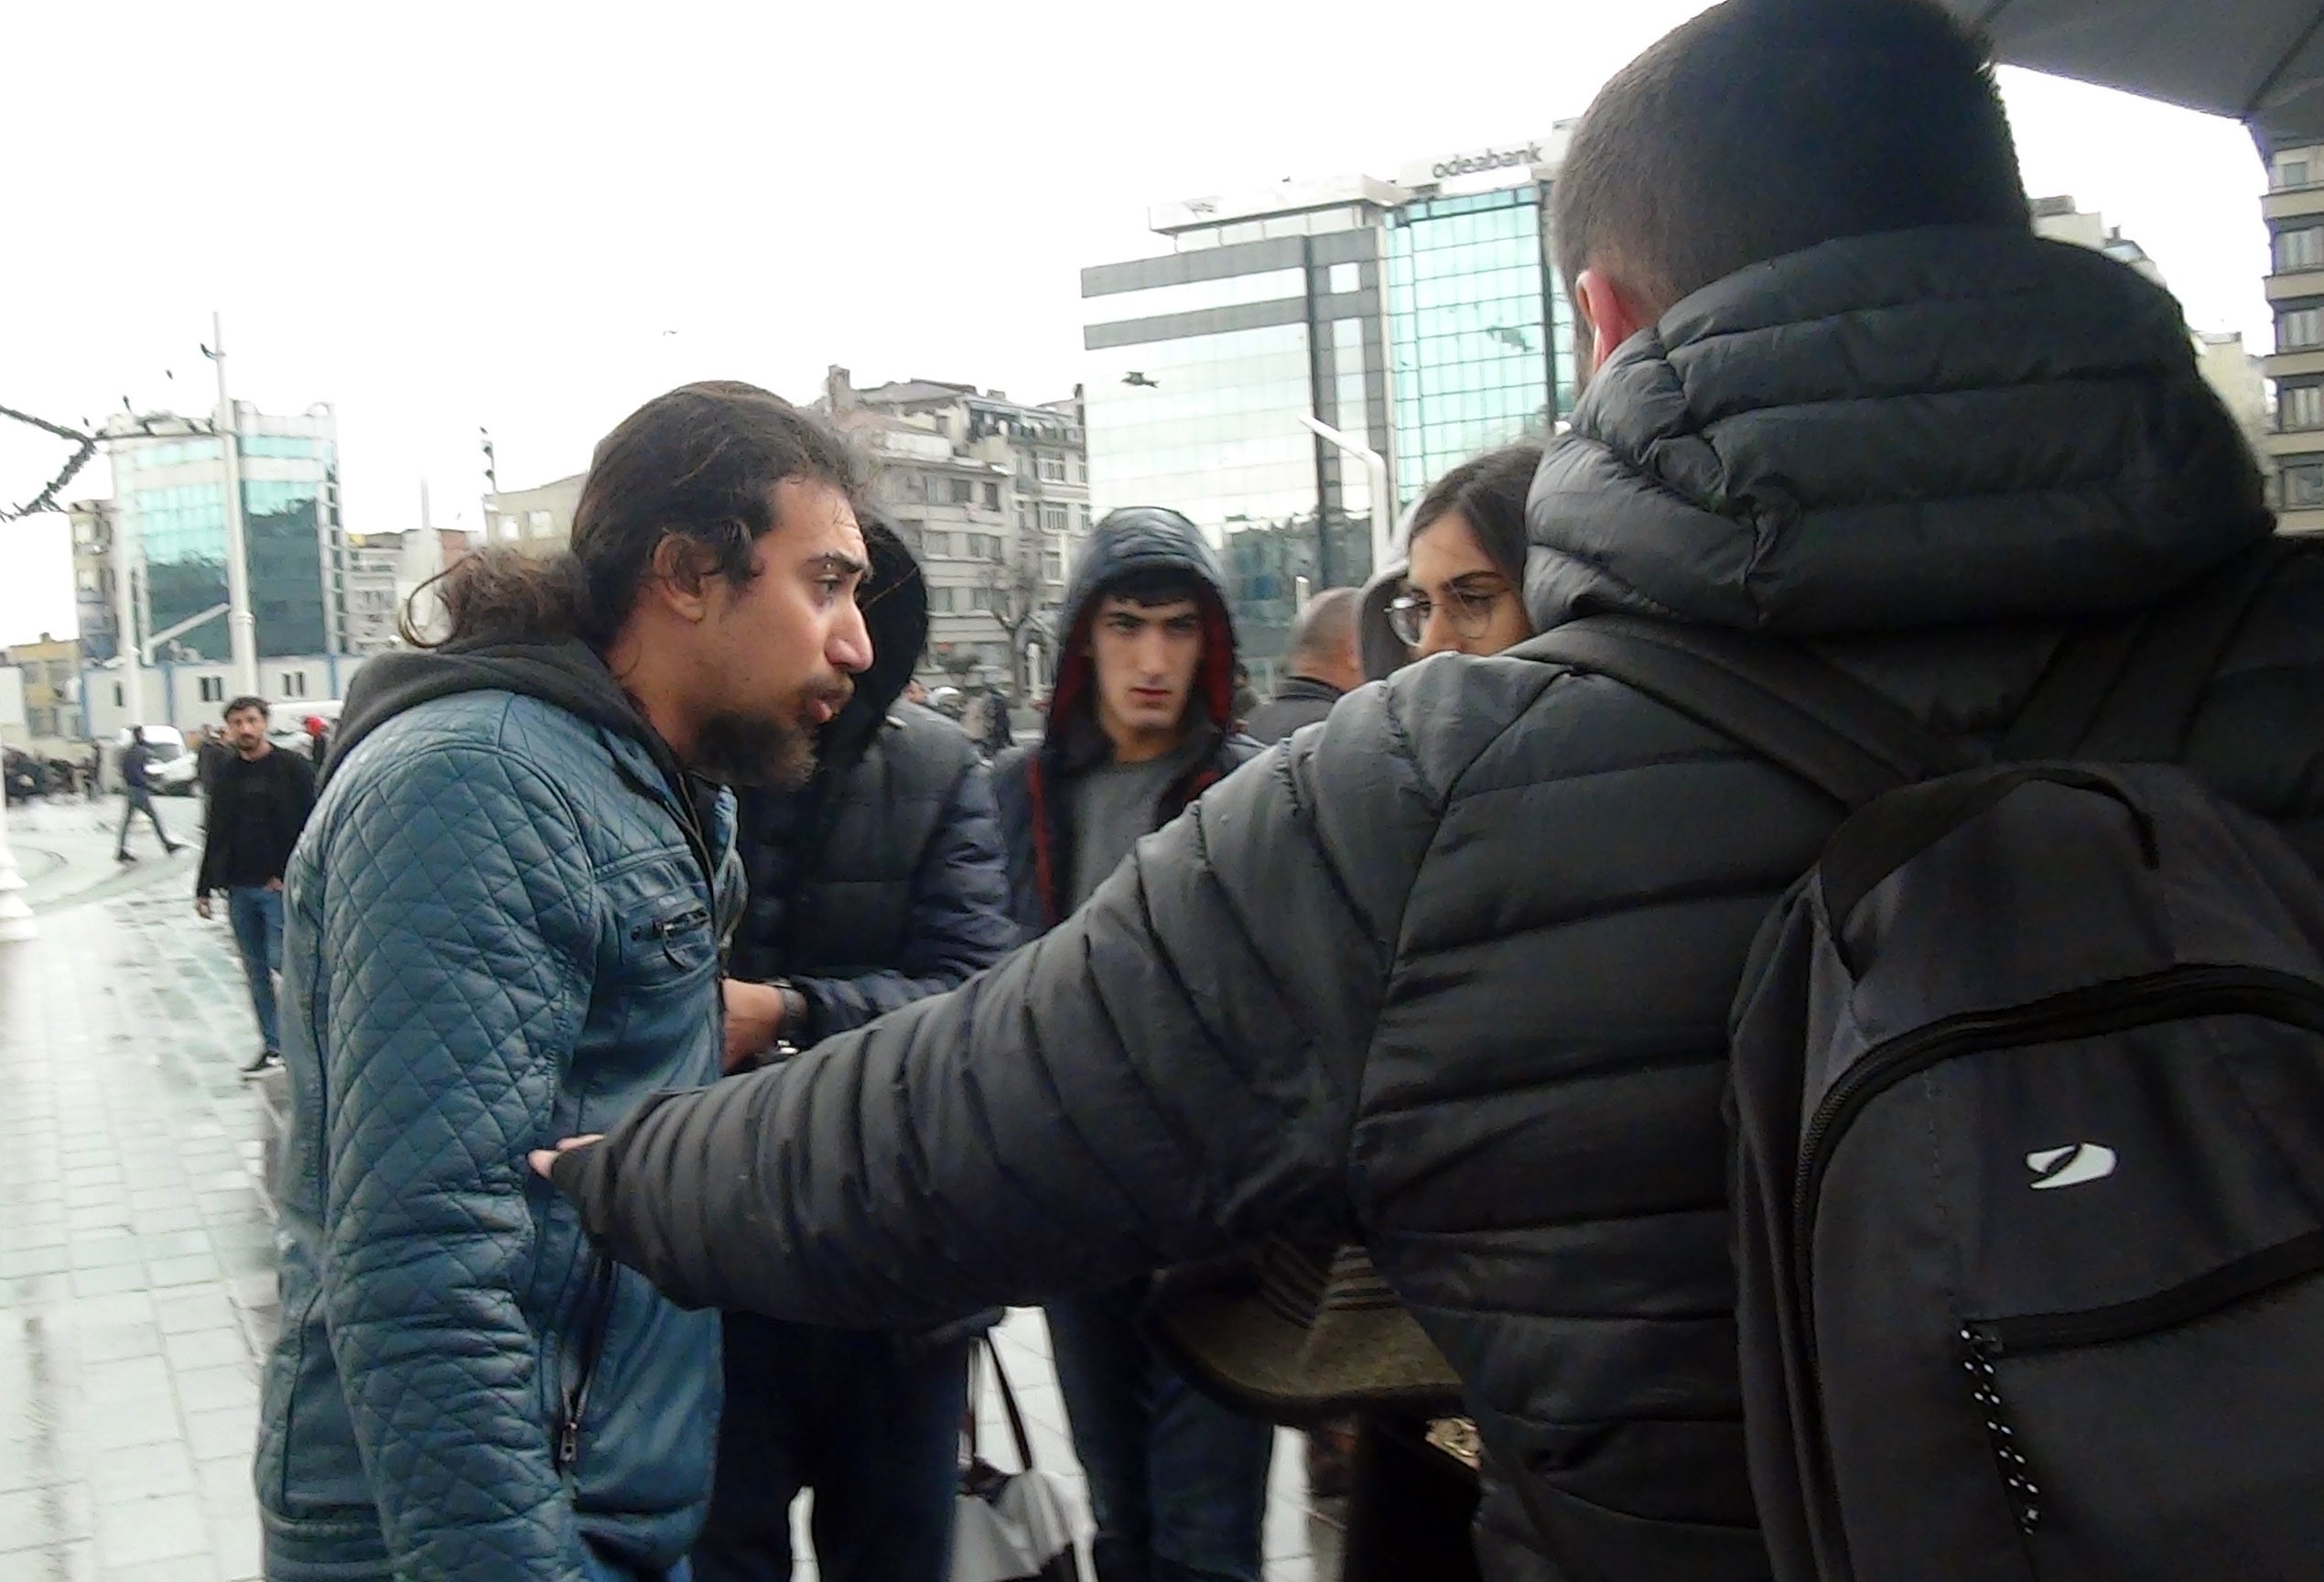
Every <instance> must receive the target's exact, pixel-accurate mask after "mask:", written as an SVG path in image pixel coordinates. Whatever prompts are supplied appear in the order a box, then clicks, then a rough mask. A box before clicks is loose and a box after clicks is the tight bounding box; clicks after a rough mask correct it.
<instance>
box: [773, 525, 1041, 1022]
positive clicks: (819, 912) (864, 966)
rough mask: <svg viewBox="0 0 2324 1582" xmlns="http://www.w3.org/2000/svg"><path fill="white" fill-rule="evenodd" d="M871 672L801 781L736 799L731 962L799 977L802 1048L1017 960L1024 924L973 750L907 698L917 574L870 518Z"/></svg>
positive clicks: (918, 615)
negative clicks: (741, 893) (738, 875)
mask: <svg viewBox="0 0 2324 1582" xmlns="http://www.w3.org/2000/svg"><path fill="white" fill-rule="evenodd" d="M865 539H866V542H867V543H868V545H869V546H870V554H871V562H872V582H871V591H870V593H869V594H867V595H866V599H865V607H864V621H865V624H866V625H867V626H868V627H869V628H870V634H871V648H872V664H871V668H870V670H869V671H867V672H866V673H865V674H864V675H863V676H862V677H859V680H858V681H857V684H856V691H855V696H854V697H852V698H850V699H849V700H848V704H847V706H846V707H845V708H844V709H842V710H840V711H839V714H838V718H837V719H835V720H833V721H831V723H830V724H829V725H827V726H826V727H825V729H824V735H823V740H822V742H820V744H819V748H820V752H819V758H820V764H819V766H818V768H817V769H816V775H815V778H814V779H813V780H811V781H810V782H809V783H808V784H807V786H806V787H805V789H804V790H801V791H797V792H782V791H743V792H741V793H740V815H739V839H738V842H737V851H738V852H739V853H740V860H741V861H742V863H743V869H744V872H745V874H746V875H747V877H748V878H749V881H750V894H751V900H750V905H749V907H748V909H747V910H746V911H745V912H744V914H743V918H742V923H741V926H740V928H738V929H737V930H736V932H735V937H734V940H733V944H732V948H731V951H730V955H729V958H728V964H727V965H728V971H729V972H730V975H732V976H734V977H737V978H743V979H749V980H751V981H760V982H764V981H771V980H773V979H776V978H787V979H789V980H790V981H791V982H792V984H793V985H794V987H796V988H797V989H798V991H800V993H801V994H803V995H805V998H806V1002H807V1017H806V1021H805V1024H804V1025H802V1026H786V1027H785V1028H784V1037H786V1038H788V1039H789V1040H790V1041H791V1042H792V1043H794V1044H796V1045H798V1046H800V1047H802V1048H805V1047H806V1046H809V1045H811V1044H813V1043H815V1042H816V1040H817V1039H819V1038H825V1037H828V1036H829V1035H832V1034H834V1033H844V1032H846V1031H847V1030H848V1029H849V1028H850V1027H859V1026H861V1025H862V1024H864V1023H866V1022H869V1021H870V1020H871V1019H872V1018H873V1017H875V1016H878V1015H880V1014H881V1013H884V1012H888V1011H892V1010H894V1009H895V1008H896V1007H897V1006H899V1005H908V1004H910V1003H911V1002H913V1001H914V1000H918V999H921V998H924V996H926V995H930V994H935V993H941V992H942V991H945V990H946V989H950V988H952V987H954V986H955V985H957V984H958V983H959V982H961V981H963V980H964V979H966V978H967V977H968V976H970V975H971V974H972V973H976V972H979V971H981V970H984V969H985V968H987V967H989V966H991V965H992V964H993V963H994V962H996V961H998V960H1000V959H1001V957H1003V956H1005V955H1007V954H1008V953H1009V951H1010V949H1011V948H1012V947H1013V946H1014V945H1015V944H1016V942H1017V940H1016V930H1015V928H1014V927H1013V926H1012V925H1011V922H1010V918H1009V914H1008V911H1007V904H1008V891H1007V883H1008V881H1007V877H1006V871H1005V868H1004V866H1003V861H1004V859H1003V855H1002V851H1001V845H1000V823H999V821H998V818H997V815H996V814H995V812H994V808H993V800H992V785H991V780H990V778H989V775H987V773H986V770H985V766H984V764H983V762H982V760H980V759H979V758H978V755H977V750H976V748H975V746H974V745H973V744H972V743H971V742H969V740H968V738H967V736H965V735H963V734H962V733H961V731H960V728H959V727H958V726H957V725H955V724H954V723H953V722H952V721H949V720H946V719H945V718H944V717H943V716H942V715H940V714H938V713H936V712H935V711H934V710H928V709H923V708H920V707H918V706H917V705H915V704H911V703H899V702H897V699H899V698H900V697H901V696H902V695H903V689H904V687H905V685H906V684H907V683H908V682H910V680H911V679H912V671H913V665H914V664H915V663H916V662H917V661H918V659H919V657H920V653H921V650H922V649H923V648H924V647H925V646H926V645H927V639H928V595H927V589H926V586H925V585H924V583H923V582H922V580H921V577H920V569H919V567H918V566H917V565H915V564H914V563H913V558H912V557H911V555H910V554H909V553H908V552H907V551H906V550H905V549H904V547H903V545H902V544H901V543H900V542H898V540H897V539H896V537H895V536H894V535H893V534H892V532H891V531H889V530H888V529H887V528H886V527H885V526H882V525H880V524H877V523H867V524H866V531H865Z"/></svg>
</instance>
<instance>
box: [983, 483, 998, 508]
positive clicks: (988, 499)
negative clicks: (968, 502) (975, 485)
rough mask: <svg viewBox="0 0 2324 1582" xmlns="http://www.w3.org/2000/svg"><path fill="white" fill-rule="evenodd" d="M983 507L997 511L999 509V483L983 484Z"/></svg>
mask: <svg viewBox="0 0 2324 1582" xmlns="http://www.w3.org/2000/svg"><path fill="white" fill-rule="evenodd" d="M985 509H986V510H988V511H998V510H1000V484H998V483H988V484H986V485H985Z"/></svg>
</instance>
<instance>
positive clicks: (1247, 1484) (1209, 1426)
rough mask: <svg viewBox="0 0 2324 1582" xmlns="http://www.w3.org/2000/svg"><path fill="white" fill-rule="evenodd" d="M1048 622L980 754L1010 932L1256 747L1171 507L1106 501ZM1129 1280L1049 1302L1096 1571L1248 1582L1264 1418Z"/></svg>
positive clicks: (1128, 1577) (1197, 540)
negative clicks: (1042, 642) (1028, 707)
mask: <svg viewBox="0 0 2324 1582" xmlns="http://www.w3.org/2000/svg"><path fill="white" fill-rule="evenodd" d="M1065 629H1066V631H1067V632H1068V634H1070V635H1069V636H1068V637H1067V639H1066V642H1065V646H1064V650H1063V652H1064V654H1065V663H1064V665H1063V666H1062V667H1061V668H1060V670H1059V672H1058V676H1057V682H1056V688H1055V691H1054V696H1053V699H1052V701H1051V705H1050V710H1049V723H1048V729H1047V731H1045V733H1044V734H1043V739H1042V741H1041V742H1040V744H1039V745H1038V746H1034V747H1030V748H1015V749H1012V750H1011V751H1010V752H1008V753H1002V754H1001V755H1000V758H999V759H998V760H997V761H996V762H995V763H994V764H993V784H994V787H995V789H996V791H997V792H998V794H999V799H1000V818H1001V828H1002V829H1003V831H1004V832H1005V833H1006V834H1007V836H1008V840H1009V869H1010V881H1011V883H1010V888H1011V900H1012V904H1013V906H1014V910H1015V912H1016V916H1017V921H1018V922H1019V924H1020V925H1021V926H1022V927H1023V929H1024V931H1025V936H1026V937H1028V938H1034V937H1039V936H1041V935H1042V934H1044V933H1046V932H1047V931H1048V930H1049V929H1050V928H1052V927H1054V926H1056V925H1057V923H1058V922H1060V921H1061V920H1062V919H1064V918H1065V917H1066V916H1069V915H1070V914H1071V913H1072V912H1073V911H1074V909H1075V908H1076V907H1078V906H1079V905H1081V904H1082V903H1083V902H1084V901H1086V900H1087V899H1088V898H1089V896H1090V894H1092V893H1093V892H1094V891H1096V890H1097V887H1098V885H1099V884H1101V883H1104V882H1105V880H1106V878H1107V876H1108V874H1111V873H1112V872H1114V870H1115V869H1116V868H1117V867H1119V865H1120V864H1121V861H1122V859H1123V858H1124V857H1126V856H1128V855H1129V854H1130V848H1131V847H1132V846H1134V845H1136V844H1137V843H1138V840H1139V838H1140V836H1143V835H1149V834H1151V833H1152V832H1153V831H1154V830H1156V829H1161V828H1162V826H1163V825H1164V824H1167V823H1168V822H1170V820H1171V819H1173V818H1176V817H1177V816H1178V814H1179V813H1180V812H1181V811H1182V810H1183V809H1184V807H1186V805H1187V804H1188V803H1190V802H1192V801H1193V800H1194V798H1195V797H1196V796H1200V795H1201V794H1202V793H1203V792H1204V790H1205V789H1206V788H1207V787H1209V786H1212V785H1213V784H1215V783H1216V782H1217V781H1218V780H1219V779H1221V778H1222V777H1224V776H1225V775H1227V774H1228V773H1229V772H1231V771H1232V770H1233V769H1234V768H1235V767H1236V766H1237V765H1238V764H1241V763H1242V762H1243V761H1244V760H1245V759H1247V758H1248V757H1250V756H1251V755H1252V754H1253V753H1256V752H1257V751H1258V743H1256V742H1252V741H1250V740H1249V739H1248V737H1242V736H1238V735H1235V734H1234V733H1232V731H1230V730H1229V729H1228V722H1229V721H1231V720H1232V719H1233V714H1232V708H1233V699H1234V684H1235V628H1234V623H1233V622H1232V621H1231V620H1230V619H1229V618H1228V616H1227V601H1226V597H1225V594H1224V592H1223V591H1222V589H1221V584H1220V580H1219V574H1218V565H1217V561H1216V559H1215V558H1213V557H1212V554H1211V550H1210V546H1209V545H1208V544H1207V543H1206V542H1205V540H1204V538H1203V536H1202V534H1201V532H1200V531H1199V530H1198V529H1197V528H1196V527H1195V526H1194V524H1193V523H1192V522H1189V521H1188V520H1187V519H1186V518H1185V517H1184V516H1182V515H1179V514H1178V513H1177V512H1175V511H1165V510H1162V509H1160V508H1158V507H1155V506H1147V505H1141V506H1133V507H1130V508H1127V509H1124V510H1120V511H1116V512H1113V513H1112V514H1111V515H1108V516H1107V517H1106V519H1105V520H1104V521H1102V522H1100V523H1099V524H1098V525H1097V530H1096V531H1095V532H1094V533H1093V534H1091V536H1090V538H1089V544H1088V547H1087V548H1086V550H1085V551H1084V553H1083V555H1082V558H1081V561H1080V563H1079V564H1078V565H1077V566H1076V568H1075V569H1074V580H1073V585H1072V587H1071V588H1070V589H1069V590H1068V591H1067V593H1066V598H1065ZM1145 1297H1146V1281H1145V1280H1144V1279H1143V1278H1142V1277H1141V1278H1139V1279H1135V1280H1130V1281H1128V1282H1124V1283H1118V1284H1110V1285H1108V1286H1106V1287H1104V1288H1103V1289H1100V1290H1097V1291H1092V1292H1088V1293H1086V1294H1084V1295H1077V1296H1073V1297H1069V1298H1067V1299H1065V1300H1064V1301H1059V1302H1053V1303H1051V1304H1050V1306H1049V1308H1048V1316H1049V1333H1050V1338H1051V1342H1052V1346H1053V1349H1054V1353H1055V1357H1056V1361H1057V1382H1058V1384H1059V1385H1060V1387H1061V1388H1062V1390H1063V1392H1064V1394H1065V1412H1066V1415H1067V1416H1068V1417H1070V1418H1071V1419H1072V1425H1073V1434H1074V1448H1075V1451H1076V1453H1077V1454H1078V1455H1079V1456H1080V1457H1081V1462H1082V1466H1083V1468H1084V1469H1085V1470H1086V1472H1087V1473H1088V1474H1089V1499H1090V1504H1091V1506H1092V1508H1093V1512H1092V1513H1093V1514H1094V1516H1095V1517H1096V1520H1097V1543H1096V1545H1095V1548H1094V1557H1095V1559H1096V1562H1097V1576H1098V1582H1150V1579H1151V1582H1163V1579H1177V1578H1188V1579H1191V1578H1198V1577H1199V1578H1205V1579H1207V1578H1220V1579H1224V1582H1258V1577H1259V1547H1260V1546H1259V1528H1260V1523H1261V1521H1262V1518H1263V1517H1264V1514H1265V1510H1266V1497H1267V1462H1268V1452H1269V1449H1270V1446H1271V1445H1272V1443H1273V1431H1272V1430H1271V1429H1270V1427H1268V1425H1265V1424H1263V1423H1255V1422H1252V1421H1250V1420H1248V1419H1246V1418H1242V1417H1238V1416H1236V1415H1235V1414H1232V1413H1230V1412H1228V1411H1227V1409H1226V1408H1225V1407H1223V1406H1221V1405H1219V1404H1217V1403H1216V1402H1214V1401H1212V1400H1211V1399H1210V1398H1209V1397H1207V1396H1205V1395H1203V1394H1200V1393H1198V1392H1196V1391H1195V1390H1194V1388H1193V1387H1192V1386H1191V1385H1189V1384H1188V1383H1187V1382H1185V1381H1184V1380H1183V1379H1181V1378H1180V1377H1179V1376H1178V1374H1177V1373H1176V1371H1174V1370H1173V1368H1172V1367H1171V1365H1170V1364H1169V1362H1168V1361H1167V1360H1165V1359H1164V1358H1163V1357H1162V1354H1161V1353H1160V1352H1158V1351H1157V1350H1156V1349H1154V1348H1153V1346H1152V1345H1151V1344H1150V1343H1149V1342H1148V1341H1147V1340H1146V1339H1145V1338H1143V1337H1142V1336H1141V1335H1140V1332H1139V1329H1138V1316H1139V1311H1140V1307H1141V1306H1143V1304H1144V1301H1145Z"/></svg>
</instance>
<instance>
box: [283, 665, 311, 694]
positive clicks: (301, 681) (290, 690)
mask: <svg viewBox="0 0 2324 1582" xmlns="http://www.w3.org/2000/svg"><path fill="white" fill-rule="evenodd" d="M282 677H283V696H284V697H286V698H304V697H306V696H307V672H306V671H304V670H286V671H284V672H283V673H282Z"/></svg>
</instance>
